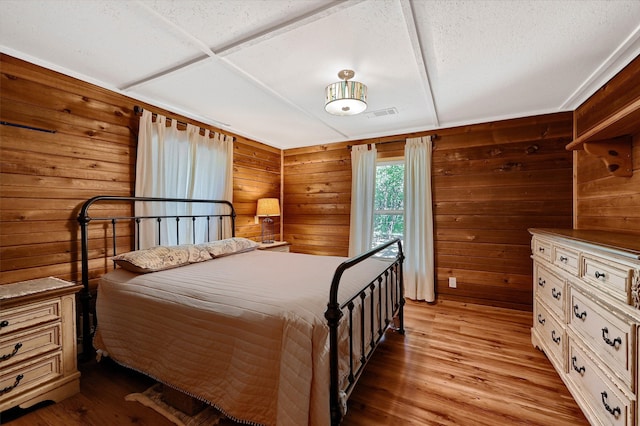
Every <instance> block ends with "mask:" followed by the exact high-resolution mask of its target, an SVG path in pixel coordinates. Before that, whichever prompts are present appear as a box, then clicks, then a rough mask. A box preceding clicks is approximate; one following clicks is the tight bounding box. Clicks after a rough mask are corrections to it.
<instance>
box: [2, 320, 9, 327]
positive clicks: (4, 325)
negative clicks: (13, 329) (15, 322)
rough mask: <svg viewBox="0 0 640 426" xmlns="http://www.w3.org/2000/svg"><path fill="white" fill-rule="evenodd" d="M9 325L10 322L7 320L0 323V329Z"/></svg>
mask: <svg viewBox="0 0 640 426" xmlns="http://www.w3.org/2000/svg"><path fill="white" fill-rule="evenodd" d="M8 325H9V321H7V320H3V321H2V322H0V328H5V327H6V326H8Z"/></svg>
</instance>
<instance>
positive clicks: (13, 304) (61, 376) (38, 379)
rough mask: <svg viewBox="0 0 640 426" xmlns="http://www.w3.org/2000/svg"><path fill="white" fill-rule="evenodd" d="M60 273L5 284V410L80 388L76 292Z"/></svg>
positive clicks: (0, 387)
mask: <svg viewBox="0 0 640 426" xmlns="http://www.w3.org/2000/svg"><path fill="white" fill-rule="evenodd" d="M81 288H82V286H81V285H76V284H73V283H70V282H67V281H63V280H61V279H58V278H53V277H50V278H41V279H36V280H31V281H23V282H19V283H14V284H5V285H1V286H0V306H1V307H2V309H1V310H0V367H1V368H2V372H1V373H0V411H5V410H7V409H9V408H12V407H15V406H20V407H21V408H27V407H30V406H32V405H34V404H36V403H38V402H41V401H47V400H51V401H55V402H58V401H61V400H63V399H65V398H67V397H69V396H71V395H74V394H76V393H78V392H80V372H78V360H77V354H76V298H75V293H76V292H78V290H80V289H81Z"/></svg>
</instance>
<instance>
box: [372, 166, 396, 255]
mask: <svg viewBox="0 0 640 426" xmlns="http://www.w3.org/2000/svg"><path fill="white" fill-rule="evenodd" d="M403 234H404V160H403V159H398V160H378V161H377V163H376V186H375V197H374V210H373V235H372V238H371V247H372V248H373V247H376V246H378V245H380V244H382V243H384V242H386V241H389V240H391V239H393V238H400V239H401V240H402V239H403ZM397 251H398V246H397V245H395V244H394V245H392V246H390V247H389V248H387V249H386V250H385V252H383V253H382V254H381V256H383V257H394V256H395V255H396V254H397Z"/></svg>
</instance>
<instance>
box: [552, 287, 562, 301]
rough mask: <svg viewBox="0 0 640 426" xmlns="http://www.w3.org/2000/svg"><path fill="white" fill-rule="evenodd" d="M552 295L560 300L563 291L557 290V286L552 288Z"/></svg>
mask: <svg viewBox="0 0 640 426" xmlns="http://www.w3.org/2000/svg"><path fill="white" fill-rule="evenodd" d="M551 295H552V296H553V298H554V299H556V300H560V298H561V297H562V292H559V291H556V289H555V288H552V289H551Z"/></svg>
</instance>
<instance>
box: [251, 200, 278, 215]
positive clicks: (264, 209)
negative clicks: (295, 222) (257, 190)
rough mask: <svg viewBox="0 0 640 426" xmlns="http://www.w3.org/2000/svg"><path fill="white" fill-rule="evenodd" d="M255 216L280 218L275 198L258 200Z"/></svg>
mask: <svg viewBox="0 0 640 426" xmlns="http://www.w3.org/2000/svg"><path fill="white" fill-rule="evenodd" d="M256 216H259V217H269V216H280V204H279V203H278V199H277V198H260V199H259V200H258V207H257V209H256Z"/></svg>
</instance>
